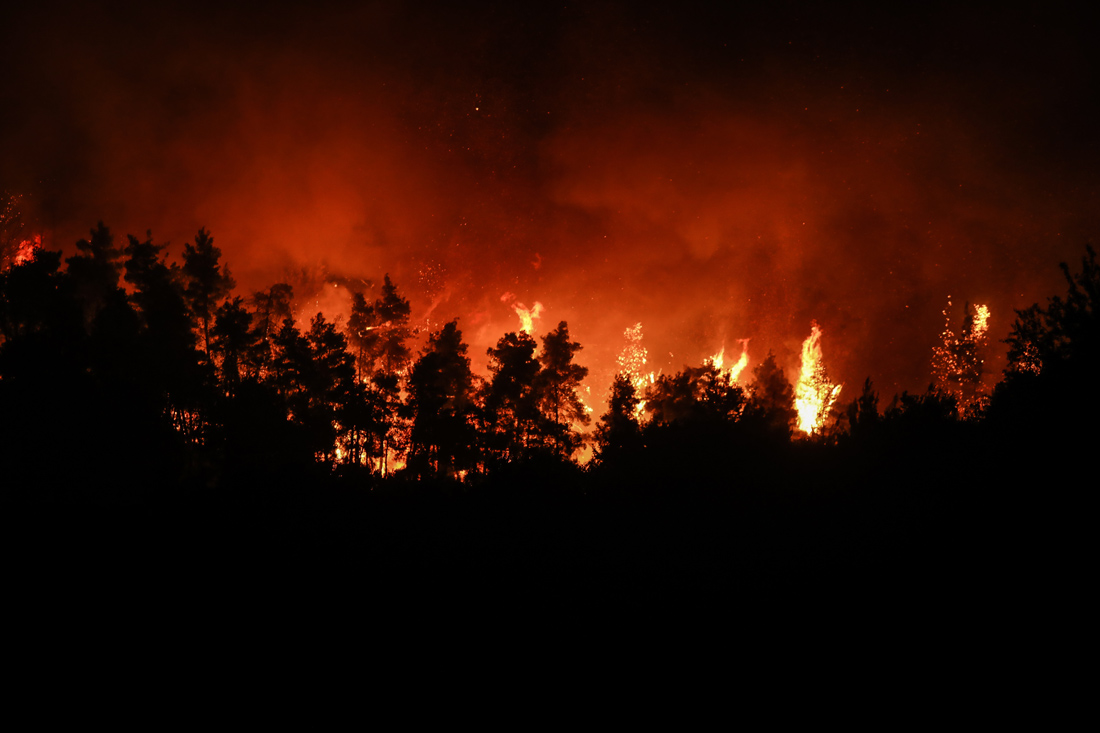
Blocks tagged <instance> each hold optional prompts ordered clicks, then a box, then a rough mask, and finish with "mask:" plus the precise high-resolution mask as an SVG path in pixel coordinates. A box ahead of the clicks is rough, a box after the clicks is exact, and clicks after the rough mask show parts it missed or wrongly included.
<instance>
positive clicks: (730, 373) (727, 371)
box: [704, 339, 749, 382]
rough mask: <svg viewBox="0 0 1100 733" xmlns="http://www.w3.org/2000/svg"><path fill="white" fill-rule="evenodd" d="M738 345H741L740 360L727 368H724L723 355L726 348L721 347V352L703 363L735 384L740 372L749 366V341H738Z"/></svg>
mask: <svg viewBox="0 0 1100 733" xmlns="http://www.w3.org/2000/svg"><path fill="white" fill-rule="evenodd" d="M738 343H739V344H741V358H739V359H738V360H737V361H736V362H734V363H733V364H731V365H730V366H729V367H725V368H724V365H725V361H726V360H725V355H726V347H725V346H723V347H722V350H721V351H719V352H718V353H717V354H715V355H714V356H712V357H710V358H709V359H705V360H704V363H706V364H710V365H711V366H713V367H714V368H715V369H717V370H718V371H719V372H720V373H721V374H724V375H725V376H727V377H728V378H729V380H730V381H731V382H736V381H737V378H738V377H740V376H741V372H742V371H744V369H745V367H746V366H748V364H749V340H748V339H738Z"/></svg>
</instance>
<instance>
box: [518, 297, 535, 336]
mask: <svg viewBox="0 0 1100 733" xmlns="http://www.w3.org/2000/svg"><path fill="white" fill-rule="evenodd" d="M512 309H513V310H514V311H515V312H516V315H517V316H519V327H520V330H521V331H523V332H524V333H526V334H527V335H528V336H531V335H533V334H534V332H535V321H537V320H539V319H540V318H542V303H540V302H538V301H537V300H536V301H535V305H534V307H533V308H530V309H528V308H527V307H526V306H525V305H524V304H523V303H516V304H515V305H513V306H512Z"/></svg>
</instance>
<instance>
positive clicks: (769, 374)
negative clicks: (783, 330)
mask: <svg viewBox="0 0 1100 733" xmlns="http://www.w3.org/2000/svg"><path fill="white" fill-rule="evenodd" d="M752 375H753V382H752V387H751V390H750V391H751V397H750V399H749V404H748V409H747V410H746V417H748V418H749V419H750V420H751V421H752V422H753V423H754V424H756V425H758V426H759V429H760V430H761V432H763V433H765V434H767V435H770V436H772V437H774V438H778V439H781V440H789V439H790V437H791V427H792V426H793V424H794V422H795V421H796V420H797V419H798V412H797V411H796V410H795V408H794V387H793V386H792V385H791V383H790V381H789V380H788V379H787V376H786V375H785V374H784V373H783V370H782V369H780V368H779V365H778V364H777V363H776V361H775V355H774V354H772V353H771V352H768V356H767V358H766V359H764V361H762V362H760V364H758V365H757V366H756V368H755V369H753V370H752Z"/></svg>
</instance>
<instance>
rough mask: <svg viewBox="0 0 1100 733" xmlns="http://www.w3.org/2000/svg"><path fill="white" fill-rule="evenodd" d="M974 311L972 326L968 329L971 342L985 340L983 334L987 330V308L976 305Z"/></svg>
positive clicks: (986, 306)
mask: <svg viewBox="0 0 1100 733" xmlns="http://www.w3.org/2000/svg"><path fill="white" fill-rule="evenodd" d="M974 311H975V313H974V325H973V326H972V327H971V329H970V334H971V338H972V340H973V341H975V342H977V341H980V340H981V339H983V338H985V333H986V331H988V330H989V306H988V305H976V306H974Z"/></svg>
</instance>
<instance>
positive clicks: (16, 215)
mask: <svg viewBox="0 0 1100 733" xmlns="http://www.w3.org/2000/svg"><path fill="white" fill-rule="evenodd" d="M41 247H42V235H41V234H35V233H33V232H32V231H31V230H30V228H29V227H28V225H27V219H26V215H25V214H24V211H23V197H22V196H21V195H18V194H9V193H7V192H0V270H5V269H7V268H8V267H11V266H12V265H19V264H22V263H24V262H26V261H28V260H29V259H30V258H31V257H32V256H33V255H34V251H35V250H37V249H39V248H41Z"/></svg>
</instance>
